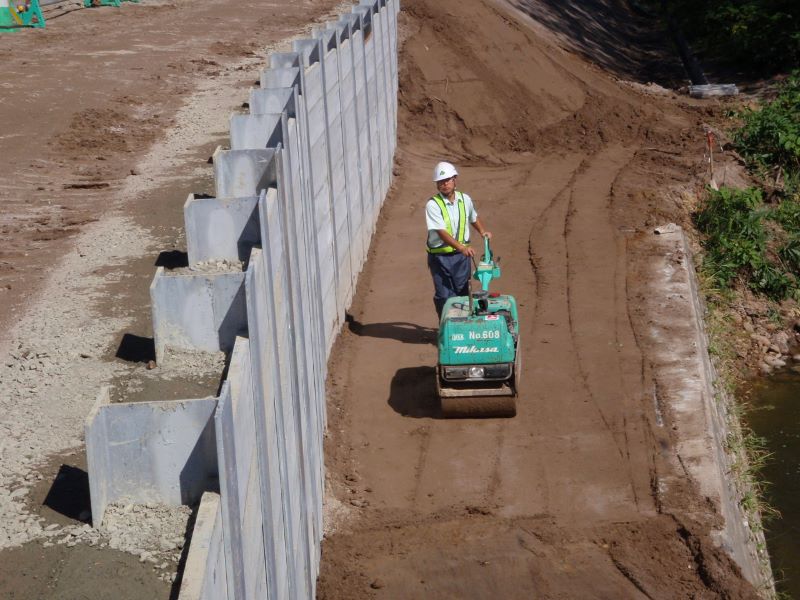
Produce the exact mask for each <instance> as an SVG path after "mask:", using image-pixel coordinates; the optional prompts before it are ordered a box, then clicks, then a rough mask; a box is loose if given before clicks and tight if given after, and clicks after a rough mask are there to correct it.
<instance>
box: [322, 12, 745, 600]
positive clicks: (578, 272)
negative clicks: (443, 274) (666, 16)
mask: <svg viewBox="0 0 800 600" xmlns="http://www.w3.org/2000/svg"><path fill="white" fill-rule="evenodd" d="M403 7H404V14H403V17H402V23H403V26H404V30H405V35H406V43H405V46H404V48H403V52H402V59H401V82H400V103H401V109H400V116H399V118H400V127H399V131H400V147H399V151H398V158H397V167H396V169H395V186H394V188H393V191H392V194H391V197H390V199H389V200H388V202H387V205H386V207H385V209H384V212H383V214H382V218H381V223H380V227H379V229H378V233H377V234H376V237H375V239H374V243H373V245H372V250H371V255H370V262H369V263H368V264H367V266H366V268H365V271H364V273H363V274H362V277H361V281H360V287H359V292H358V294H357V296H356V297H357V300H356V302H355V304H354V306H353V307H352V309H351V317H350V326H349V329H348V331H346V332H345V333H344V335H342V336H341V338H340V340H339V341H338V343H337V345H336V347H335V349H334V352H333V359H332V364H331V371H330V380H329V384H330V394H331V398H332V401H331V404H330V406H329V429H330V430H329V436H328V440H327V446H326V456H327V465H328V473H329V485H330V488H331V492H332V494H333V495H334V496H335V499H336V501H335V502H331V503H330V504H329V506H330V507H331V515H332V517H333V518H332V519H331V520H329V532H328V535H327V537H326V539H325V542H324V546H323V569H322V575H321V579H320V588H319V590H320V591H319V597H320V598H325V599H326V600H329V599H335V598H348V599H350V598H362V597H363V598H369V597H376V598H400V597H402V598H487V597H499V598H533V597H536V598H750V597H755V596H756V592H755V590H754V589H753V588H752V586H750V585H749V584H748V583H747V582H746V581H745V580H744V579H743V578H742V577H741V575H740V573H739V570H738V568H737V567H736V566H735V564H733V562H732V561H731V560H730V559H729V558H728V556H727V555H726V554H725V553H724V552H723V551H722V550H720V549H719V548H717V547H716V546H715V544H714V542H713V536H712V530H713V528H714V526H715V524H716V522H717V521H718V519H719V516H718V515H717V514H716V512H715V510H714V509H713V507H712V506H711V505H710V504H709V503H708V502H707V501H706V499H705V498H704V497H703V496H702V495H701V494H700V493H699V492H698V487H697V485H696V484H695V482H694V481H692V480H691V479H690V478H689V477H688V475H687V474H686V472H685V471H682V470H680V469H677V470H676V468H675V467H674V466H673V465H679V461H678V460H675V454H676V451H675V443H676V439H675V436H676V435H677V433H676V431H675V429H674V427H673V422H672V419H671V415H670V411H669V398H668V397H667V398H660V399H659V400H660V401H662V402H663V406H665V407H666V410H664V414H663V416H662V415H658V416H657V415H656V410H655V406H654V400H655V399H656V396H657V395H658V390H657V389H656V386H655V376H654V373H653V372H652V369H653V357H654V355H655V352H656V350H659V349H663V348H660V347H659V348H656V347H654V346H653V345H652V344H653V342H652V341H651V340H652V337H650V336H648V335H647V332H648V327H649V324H650V323H652V322H653V321H654V320H658V319H659V318H660V315H659V314H658V311H657V310H654V311H653V312H652V313H649V312H644V311H643V310H642V305H643V303H642V298H643V294H647V293H648V292H647V290H648V281H647V276H645V275H642V274H643V273H645V274H646V273H648V269H647V265H648V264H649V261H651V260H652V257H651V256H649V252H650V250H648V245H647V244H646V237H647V236H650V235H653V228H654V226H655V225H657V224H661V223H666V222H670V221H671V222H676V223H683V224H686V219H687V210H686V207H685V206H684V192H687V191H689V192H691V191H693V190H696V189H697V188H699V187H700V186H701V185H702V183H703V182H702V176H703V164H702V144H703V119H704V118H705V117H706V116H707V115H708V114H711V113H710V111H708V109H707V108H706V107H705V105H702V104H699V103H694V102H692V101H689V100H687V99H685V98H683V97H679V96H676V95H675V94H671V93H669V92H666V90H664V89H663V88H661V87H659V86H653V85H647V84H648V83H649V82H651V81H653V80H656V81H657V82H659V83H663V84H668V83H670V82H673V81H674V79H675V73H676V70H677V66H676V65H675V64H674V63H673V62H671V61H670V60H669V58H668V56H669V55H668V51H669V49H668V47H667V48H664V47H659V44H658V43H656V42H657V40H654V39H652V36H650V37H649V38H648V36H646V35H645V34H644V33H643V31H642V29H641V28H640V27H639V25H640V23H639V22H638V21H637V17H636V16H635V15H631V14H629V13H627V12H626V11H625V9H624V3H617V2H613V1H611V0H609V1H607V2H604V1H597V2H585V3H584V2H582V3H577V4H575V3H568V4H566V3H557V2H552V3H550V2H515V3H513V5H512V4H506V3H503V2H491V1H490V0H472V1H470V2H469V3H465V2H460V1H457V0H440V1H436V2H434V1H433V0H407V1H406V2H404V5H403ZM597 14H604V15H607V18H606V17H604V19H603V20H602V22H601V21H599V20H597V19H596V18H595V17H594V16H593V15H597ZM531 19H536V22H533V21H532V20H531ZM645 39H647V41H648V45H647V47H646V48H641V47H640V45H641V44H642V43H643V40H645ZM587 58H590V59H593V60H592V61H591V62H588V61H587V60H586V59H587ZM441 159H449V160H452V161H454V162H455V163H456V164H457V165H458V167H459V168H460V172H461V176H460V178H459V187H460V188H461V189H462V190H464V191H466V192H468V193H470V194H471V195H472V197H473V198H474V199H475V201H476V203H477V206H478V210H479V212H480V213H481V215H482V218H483V219H484V222H485V223H486V224H487V225H488V228H489V229H490V230H491V231H492V232H493V233H494V235H495V238H494V248H495V251H496V253H497V254H498V255H500V256H502V257H503V262H502V264H503V265H504V271H503V277H502V279H501V280H500V281H498V282H497V285H496V286H495V289H497V290H498V291H502V292H505V293H511V294H513V295H514V296H516V298H517V300H518V301H519V304H520V310H521V340H522V342H521V344H522V354H523V360H524V373H523V384H522V390H521V396H520V398H519V401H518V410H519V412H518V415H517V417H516V418H514V419H510V420H483V421H467V420H457V421H447V420H442V419H440V418H438V417H439V413H438V406H437V404H438V403H437V401H436V399H435V392H434V365H435V364H436V353H435V347H434V345H433V343H432V340H433V339H434V337H433V332H434V328H435V326H436V323H435V313H434V311H433V305H432V301H431V298H430V297H431V295H432V284H431V282H430V278H429V275H428V274H427V272H426V267H425V255H424V251H423V248H424V215H423V206H424V202H425V200H426V198H427V197H429V195H430V194H431V193H433V192H434V188H433V185H432V184H431V183H430V171H431V168H432V165H433V164H434V163H435V162H436V161H438V160H441ZM656 305H657V303H656ZM686 343H689V342H688V341H687V340H682V339H680V338H678V337H677V336H673V339H666V338H664V339H662V340H661V341H660V344H668V345H669V344H673V345H675V347H678V346H679V345H680V344H686ZM678 383H679V382H678ZM678 387H679V386H678ZM662 417H663V421H662ZM667 481H669V484H667V483H666V482H667Z"/></svg>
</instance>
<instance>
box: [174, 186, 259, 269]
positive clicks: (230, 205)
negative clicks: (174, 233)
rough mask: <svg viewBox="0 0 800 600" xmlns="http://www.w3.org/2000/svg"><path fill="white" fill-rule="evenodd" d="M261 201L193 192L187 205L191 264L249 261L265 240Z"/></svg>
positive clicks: (188, 244) (252, 197)
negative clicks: (210, 195)
mask: <svg viewBox="0 0 800 600" xmlns="http://www.w3.org/2000/svg"><path fill="white" fill-rule="evenodd" d="M257 201H258V198H257V197H256V196H250V197H248V198H228V199H225V200H220V199H218V198H198V197H196V196H195V195H194V194H190V195H189V198H188V199H187V200H186V203H185V204H184V205H183V220H184V224H185V227H186V246H187V249H188V253H189V264H190V265H195V264H197V263H199V262H202V261H211V260H230V261H235V260H241V261H246V260H247V258H248V257H249V256H250V249H251V248H252V247H253V246H254V245H256V244H258V243H259V242H260V239H261V238H260V235H261V234H260V232H259V229H258V207H257V206H256V202H257Z"/></svg>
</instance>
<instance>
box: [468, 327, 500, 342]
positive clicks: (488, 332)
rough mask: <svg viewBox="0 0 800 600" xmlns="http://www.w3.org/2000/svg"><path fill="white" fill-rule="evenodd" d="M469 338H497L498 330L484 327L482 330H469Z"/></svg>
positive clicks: (498, 336)
mask: <svg viewBox="0 0 800 600" xmlns="http://www.w3.org/2000/svg"><path fill="white" fill-rule="evenodd" d="M469 339H471V340H499V339H500V332H499V331H498V330H496V329H495V330H492V329H485V330H483V331H470V332H469Z"/></svg>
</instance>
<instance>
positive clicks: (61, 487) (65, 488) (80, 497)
mask: <svg viewBox="0 0 800 600" xmlns="http://www.w3.org/2000/svg"><path fill="white" fill-rule="evenodd" d="M42 504H43V505H44V506H46V507H48V508H49V509H51V510H53V511H55V512H57V513H59V514H60V515H63V516H65V517H67V518H69V519H74V520H76V521H83V522H91V515H92V503H91V499H90V496H89V474H88V473H87V472H86V471H84V470H83V469H79V468H78V467H72V466H70V465H61V467H60V468H59V469H58V473H56V476H55V479H54V480H53V485H52V486H51V487H50V491H49V492H47V496H46V497H45V499H44V502H42Z"/></svg>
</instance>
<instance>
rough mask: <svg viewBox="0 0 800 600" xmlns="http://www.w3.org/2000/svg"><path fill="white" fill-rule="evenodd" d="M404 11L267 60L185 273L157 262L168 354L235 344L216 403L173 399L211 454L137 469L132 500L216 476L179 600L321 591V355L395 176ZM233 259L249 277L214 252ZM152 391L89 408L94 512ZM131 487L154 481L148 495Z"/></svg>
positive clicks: (155, 288)
mask: <svg viewBox="0 0 800 600" xmlns="http://www.w3.org/2000/svg"><path fill="white" fill-rule="evenodd" d="M398 10H399V6H398V1H397V0H363V1H362V2H361V3H360V4H359V5H358V6H355V7H353V9H352V12H351V13H350V14H346V15H343V16H342V17H341V18H340V19H339V20H337V21H335V22H331V23H329V24H328V25H326V26H325V27H323V28H320V29H319V30H315V31H314V32H313V34H312V37H311V38H309V39H304V40H298V41H296V42H294V44H293V48H292V50H293V51H292V52H286V53H279V54H274V55H272V56H271V57H270V67H269V68H267V69H265V70H264V71H263V73H262V74H261V78H260V82H261V88H260V89H256V90H252V91H251V93H250V100H249V106H250V112H249V114H246V115H233V116H232V117H231V121H230V137H231V143H230V148H231V149H230V150H223V149H221V148H219V149H217V151H216V152H215V153H214V157H213V161H214V176H215V183H216V198H208V197H202V198H201V197H195V196H190V197H189V199H188V200H187V202H186V204H185V206H184V216H185V221H186V232H187V235H186V238H187V245H188V254H189V263H190V269H183V270H179V271H173V272H168V271H166V270H164V269H163V268H160V269H159V270H158V271H157V272H156V276H155V278H154V280H153V283H152V285H151V298H152V302H153V329H154V336H155V343H156V350H157V356H158V358H159V360H161V357H162V356H163V355H164V353H165V350H166V349H167V348H169V347H174V348H178V349H185V350H192V351H198V350H199V351H207V352H216V351H220V350H222V351H225V352H227V353H229V355H230V363H229V367H228V373H227V378H226V380H225V381H224V383H223V384H222V387H221V391H220V395H219V397H218V398H214V399H205V400H198V401H185V402H183V403H177V404H176V406H179V407H190V409H191V410H190V412H191V411H195V410H198V409H199V407H200V406H201V405H199V404H194V403H197V402H204V403H205V404H203V405H202V406H203V407H204V408H205V410H206V413H205V421H203V425H204V428H203V429H202V435H203V436H205V437H203V440H205V442H204V443H203V444H200V446H201V447H203V448H211V449H212V452H211V453H207V452H206V453H202V454H201V455H200V456H201V457H202V460H199V459H195V460H194V462H191V461H189V460H188V459H187V460H186V461H184V464H183V465H180V464H179V463H180V459H179V457H178V458H175V459H174V460H172V462H171V463H170V465H171V466H172V467H174V468H173V469H172V470H169V469H167V470H166V474H167V475H168V476H167V477H166V478H164V479H165V481H166V483H167V484H166V485H162V486H150V485H149V484H148V482H149V481H151V480H153V479H154V478H156V476H157V475H159V474H163V473H162V472H163V471H165V470H164V469H163V468H162V467H161V466H159V465H160V462H161V458H160V457H159V460H157V461H155V463H154V464H155V465H156V468H155V469H149V467H150V465H149V464H148V463H147V462H145V463H143V466H142V467H141V469H139V470H138V471H136V472H135V473H133V474H132V475H131V476H128V477H126V483H128V484H130V485H129V486H128V487H127V488H125V492H126V493H127V494H128V495H127V496H126V501H133V502H141V501H144V497H145V496H146V501H149V502H166V503H180V502H195V501H197V499H198V497H199V495H200V493H202V491H203V490H204V489H209V488H213V487H214V486H213V483H212V484H210V483H209V482H208V474H209V473H211V472H213V473H214V474H216V473H217V472H218V473H219V491H220V495H219V496H216V495H215V494H210V493H207V494H205V495H204V496H203V500H202V502H201V504H200V509H199V512H198V518H197V521H196V523H195V528H194V533H193V537H192V543H191V546H190V549H189V556H188V559H187V563H186V568H185V571H184V575H183V582H182V585H181V591H180V598H181V599H182V600H196V599H205V598H214V599H219V600H227V599H231V600H234V599H235V600H243V599H247V600H249V599H256V598H258V599H261V598H272V599H281V600H282V599H284V598H313V597H315V593H316V578H317V575H318V572H319V561H320V543H321V540H322V532H323V524H322V502H323V488H324V464H323V433H324V431H325V419H326V417H325V414H326V410H325V379H326V375H327V372H326V369H327V360H328V354H329V352H330V348H331V346H332V345H333V342H334V340H335V336H336V335H337V333H338V331H339V329H340V327H341V326H342V324H343V322H344V315H345V310H346V308H347V307H348V306H349V304H350V302H351V300H352V297H353V294H354V291H355V289H356V281H357V278H358V274H359V273H360V271H361V268H362V266H363V264H364V261H365V259H366V255H367V250H368V248H369V242H370V239H371V236H372V233H373V232H374V228H375V223H376V221H377V218H378V215H379V212H380V209H381V206H382V204H383V201H384V199H385V197H386V193H387V192H388V190H389V186H390V184H391V173H392V162H393V157H394V149H395V144H396V119H397V13H398ZM238 260H242V261H243V263H244V264H245V271H244V272H242V271H237V270H233V269H228V270H226V269H224V268H221V269H217V270H216V271H215V270H213V268H212V269H209V268H207V265H204V263H212V267H213V263H217V262H219V261H238ZM223 266H224V265H223ZM150 404H156V405H158V404H159V403H144V404H136V405H132V404H115V405H103V406H102V407H101V408H97V409H96V410H95V411H94V412H93V414H92V415H90V418H89V419H88V420H87V427H86V431H87V449H88V452H89V457H90V460H89V462H90V465H89V470H90V473H89V476H90V482H91V483H92V509H93V513H94V514H96V515H99V517H98V518H102V512H103V510H104V508H105V506H106V505H107V504H108V503H110V502H114V501H115V500H116V499H118V498H119V495H120V492H119V490H117V487H115V485H116V484H115V481H116V480H115V473H118V472H119V470H120V469H121V468H122V467H123V464H127V463H123V462H122V460H123V459H121V458H120V457H119V456H118V454H117V453H116V451H112V447H113V446H114V445H115V444H117V443H118V442H119V441H120V438H119V436H118V435H116V434H115V435H111V434H110V432H109V429H108V428H109V423H112V422H114V423H116V422H118V420H119V419H120V418H124V417H127V415H130V414H133V412H137V411H145V412H147V411H150V412H147V414H148V415H151V414H153V413H154V412H156V413H157V412H158V411H154V409H153V407H152V406H149V405H150ZM134 407H141V408H134ZM161 412H164V411H161ZM170 414H173V413H170ZM174 414H175V415H182V413H181V411H179V410H175V411H174ZM192 415H194V412H192ZM175 418H177V419H179V420H180V419H184V417H183V416H177V417H175V416H173V417H169V418H167V417H163V418H162V417H147V418H138V419H135V420H134V421H133V424H132V427H134V429H135V431H134V430H131V433H132V435H133V436H134V437H135V438H137V439H149V438H150V437H151V436H152V435H153V434H154V432H157V431H162V430H164V427H165V426H166V425H168V424H169V425H171V424H172V423H173V421H172V419H175ZM193 418H194V417H193ZM187 422H188V421H187ZM195 429H196V428H195ZM195 429H192V428H189V429H188V430H187V432H186V437H187V438H189V437H191V436H192V435H193V433H196V431H195ZM129 441H130V440H129ZM148 451H149V450H148ZM170 452H171V454H170V456H173V455H176V450H175V449H171V450H170ZM141 453H142V452H141V451H140V454H141ZM177 455H180V452H179V451H178V452H177ZM124 460H126V461H127V460H128V458H125V459H124ZM189 463H191V465H192V467H193V470H192V471H181V467H182V468H184V469H185V468H186V466H187V465H188V464H189ZM176 472H179V473H183V474H184V475H185V473H188V472H191V473H196V474H197V480H196V481H195V483H196V484H197V485H196V486H194V487H192V488H191V492H192V493H191V497H190V498H189V497H187V495H186V494H181V495H177V494H176V493H175V489H174V485H173V483H174V482H173V479H174V476H175V473H176ZM129 475H130V474H129ZM170 478H173V479H170ZM137 483H139V484H147V485H145V486H144V488H143V489H147V490H155V491H154V492H152V493H151V492H150V491H148V493H147V494H145V496H141V497H140V496H139V495H137V492H136V487H137ZM97 522H99V520H98V521H97Z"/></svg>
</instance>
